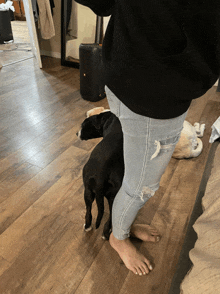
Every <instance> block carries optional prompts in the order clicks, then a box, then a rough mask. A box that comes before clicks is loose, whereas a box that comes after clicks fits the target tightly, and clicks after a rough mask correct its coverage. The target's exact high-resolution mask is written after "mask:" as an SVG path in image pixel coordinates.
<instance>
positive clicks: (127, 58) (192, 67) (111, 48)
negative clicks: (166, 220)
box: [76, 0, 220, 275]
mask: <svg viewBox="0 0 220 294" xmlns="http://www.w3.org/2000/svg"><path fill="white" fill-rule="evenodd" d="M76 2H78V3H80V4H82V5H85V6H87V7H89V8H90V9H92V11H93V12H95V13H96V14H97V15H99V16H110V15H111V17H110V20H109V23H108V26H107V29H106V32H105V37H104V41H103V46H102V56H103V64H104V73H105V84H106V86H105V91H106V95H107V99H108V102H109V106H110V109H111V111H112V112H113V113H115V115H117V116H118V118H119V120H120V122H121V125H122V130H123V137H124V161H125V174H124V179H123V183H122V186H121V189H120V190H119V192H118V194H117V195H116V198H115V201H114V205H113V212H112V233H111V235H110V239H109V241H110V244H111V246H112V247H113V248H114V249H115V250H116V251H117V252H118V254H119V256H120V257H121V259H122V260H123V262H124V263H125V265H126V266H127V268H128V269H129V270H131V271H132V272H133V273H134V274H139V275H145V274H148V273H149V272H150V271H151V270H152V269H153V268H152V265H151V263H150V261H149V260H148V259H147V258H146V257H145V256H144V255H142V254H141V253H140V252H139V251H137V250H136V248H135V246H134V245H133V244H132V242H131V241H130V238H129V236H130V234H132V235H134V236H136V237H138V238H139V239H142V240H143V241H152V242H156V241H157V240H158V239H159V238H160V236H159V233H158V232H157V230H155V229H153V228H152V227H150V226H148V225H144V224H143V225H141V224H140V225H133V222H134V220H135V218H136V216H137V213H138V211H139V210H140V208H141V207H143V205H144V204H145V203H146V202H147V200H148V199H149V198H150V197H152V196H153V195H154V193H155V191H156V190H157V189H158V188H159V183H160V178H161V176H162V174H163V173H164V171H165V169H166V167H167V165H168V163H169V160H170V158H171V156H172V153H173V151H174V148H175V145H176V143H177V142H178V140H179V137H180V133H181V130H182V127H183V122H184V120H185V117H186V114H187V110H188V108H189V106H190V103H191V101H192V100H193V99H196V98H199V97H200V96H202V95H204V94H205V93H206V92H207V91H208V90H209V89H210V88H211V87H212V86H213V85H214V84H215V82H216V81H217V79H218V77H219V72H220V70H219V68H220V66H219V62H220V52H219V49H220V2H219V0H203V1H198V0H169V1H166V0H147V1H143V0H76Z"/></svg>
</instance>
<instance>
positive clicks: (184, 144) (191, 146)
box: [172, 120, 205, 159]
mask: <svg viewBox="0 0 220 294" xmlns="http://www.w3.org/2000/svg"><path fill="white" fill-rule="evenodd" d="M204 130H205V124H201V125H200V124H199V123H195V124H194V126H192V125H191V124H190V123H189V122H188V121H186V120H185V121H184V124H183V130H182V132H181V136H180V139H179V142H178V143H177V144H176V147H175V150H174V152H173V155H172V157H174V158H178V159H182V158H191V157H197V156H199V154H200V153H201V152H202V148H203V143H202V141H201V139H199V137H203V134H204Z"/></svg>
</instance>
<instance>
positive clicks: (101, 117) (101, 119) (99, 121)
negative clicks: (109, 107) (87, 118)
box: [93, 111, 112, 130]
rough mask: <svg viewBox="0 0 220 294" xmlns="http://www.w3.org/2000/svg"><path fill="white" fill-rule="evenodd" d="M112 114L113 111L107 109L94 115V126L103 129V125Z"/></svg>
mask: <svg viewBox="0 0 220 294" xmlns="http://www.w3.org/2000/svg"><path fill="white" fill-rule="evenodd" d="M111 115H112V112H111V111H106V112H102V113H100V114H98V115H96V116H94V120H93V125H94V127H95V128H96V129H97V130H99V129H101V128H102V127H103V125H104V124H105V122H106V121H107V120H108V119H109V117H111Z"/></svg>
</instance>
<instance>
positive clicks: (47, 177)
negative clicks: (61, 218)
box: [0, 146, 87, 259]
mask: <svg viewBox="0 0 220 294" xmlns="http://www.w3.org/2000/svg"><path fill="white" fill-rule="evenodd" d="M86 159H87V153H86V152H85V151H83V150H81V149H79V148H76V147H73V146H71V147H70V148H69V149H68V150H66V151H65V152H63V153H62V154H61V155H60V156H59V157H58V158H57V159H56V160H54V161H53V162H52V163H51V164H50V165H48V166H47V167H46V168H45V169H43V170H42V171H41V172H39V173H38V174H37V175H36V176H35V177H33V178H32V179H31V180H29V181H28V182H27V183H26V184H25V185H23V186H22V187H21V188H20V189H18V190H17V191H16V192H15V193H14V194H13V195H11V196H10V197H2V199H1V211H2V213H1V214H0V224H1V229H0V232H3V231H5V230H6V229H7V228H8V227H9V226H10V225H11V224H12V223H13V222H14V221H15V220H16V219H17V218H18V217H19V216H20V215H21V214H22V213H24V212H25V211H26V210H27V209H28V208H29V207H30V206H31V205H32V204H33V203H34V202H35V201H37V200H38V199H39V198H41V197H42V195H44V194H45V193H46V192H47V191H48V189H51V188H52V187H54V185H55V183H57V181H59V179H60V177H62V175H63V174H64V173H65V171H69V172H70V171H71V174H72V175H74V173H75V172H76V174H77V176H81V169H80V171H79V168H78V169H77V167H78V166H81V165H82V164H83V162H85V160H86ZM69 181H71V179H70V178H69ZM71 183H72V182H71ZM10 228H11V226H10ZM0 255H1V254H0ZM2 256H3V255H2ZM3 257H4V256H3ZM6 259H7V258H6Z"/></svg>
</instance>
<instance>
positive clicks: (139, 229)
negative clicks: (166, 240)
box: [130, 224, 160, 242]
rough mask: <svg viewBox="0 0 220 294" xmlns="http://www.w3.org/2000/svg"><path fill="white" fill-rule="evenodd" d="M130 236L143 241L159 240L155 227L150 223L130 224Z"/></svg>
mask: <svg viewBox="0 0 220 294" xmlns="http://www.w3.org/2000/svg"><path fill="white" fill-rule="evenodd" d="M130 233H131V236H133V237H136V238H138V239H140V240H142V241H145V242H159V241H160V235H159V233H158V232H157V230H156V229H154V228H153V227H151V226H150V225H145V224H135V225H132V226H131V230H130Z"/></svg>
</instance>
